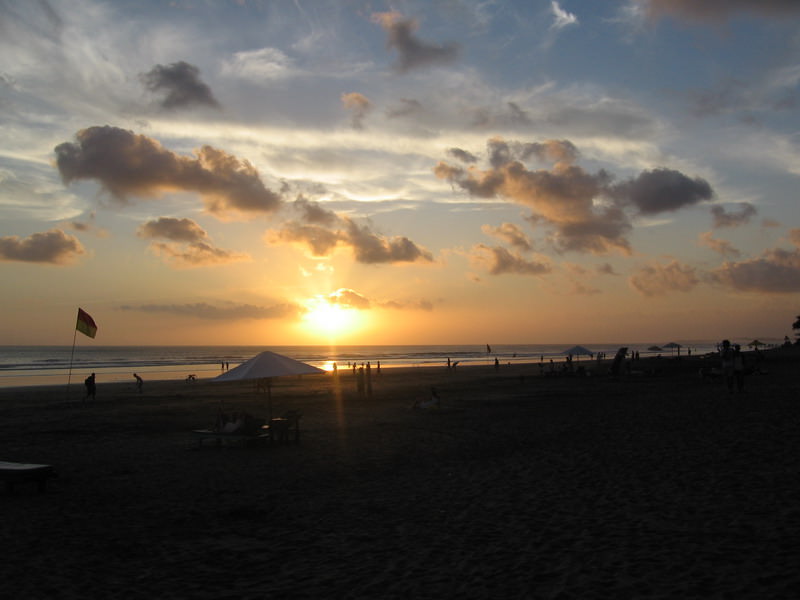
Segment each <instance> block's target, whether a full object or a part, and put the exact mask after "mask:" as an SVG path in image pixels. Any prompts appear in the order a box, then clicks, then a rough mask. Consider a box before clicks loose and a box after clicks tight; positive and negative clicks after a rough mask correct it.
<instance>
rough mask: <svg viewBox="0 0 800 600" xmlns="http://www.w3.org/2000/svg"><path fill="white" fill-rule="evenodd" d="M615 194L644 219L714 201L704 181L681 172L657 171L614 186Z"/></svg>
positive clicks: (711, 191) (613, 193)
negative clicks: (632, 206) (706, 201)
mask: <svg viewBox="0 0 800 600" xmlns="http://www.w3.org/2000/svg"><path fill="white" fill-rule="evenodd" d="M611 194H612V195H613V196H615V197H617V198H623V199H625V200H626V201H628V202H630V203H632V204H633V205H634V206H636V208H638V209H639V212H640V213H641V214H643V215H656V214H659V213H663V212H671V211H676V210H679V209H681V208H684V207H686V206H692V205H694V204H697V203H699V202H703V201H705V200H710V199H711V198H712V197H713V195H714V192H713V190H712V189H711V185H710V184H709V183H708V182H707V181H706V180H705V179H702V178H700V177H695V178H694V179H692V178H690V177H687V176H686V175H684V174H683V173H681V172H680V171H674V170H672V169H653V170H652V171H642V172H641V173H640V174H639V175H638V176H637V177H636V178H634V179H630V180H628V181H626V182H624V183H621V184H618V185H616V186H614V187H613V188H612V190H611Z"/></svg>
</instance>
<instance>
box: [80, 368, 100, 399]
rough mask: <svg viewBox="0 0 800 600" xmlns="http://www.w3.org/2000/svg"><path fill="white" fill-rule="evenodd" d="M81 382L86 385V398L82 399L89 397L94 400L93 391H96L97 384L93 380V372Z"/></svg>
mask: <svg viewBox="0 0 800 600" xmlns="http://www.w3.org/2000/svg"><path fill="white" fill-rule="evenodd" d="M83 384H84V385H85V386H86V398H84V400H88V399H89V398H90V397H91V399H92V400H94V398H95V392H97V386H96V385H95V382H94V373H92V374H91V375H89V376H88V377H87V378H86V379H84V380H83Z"/></svg>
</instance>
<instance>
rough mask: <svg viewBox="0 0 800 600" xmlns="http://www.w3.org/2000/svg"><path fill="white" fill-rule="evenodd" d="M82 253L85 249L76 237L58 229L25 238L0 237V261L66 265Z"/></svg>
mask: <svg viewBox="0 0 800 600" xmlns="http://www.w3.org/2000/svg"><path fill="white" fill-rule="evenodd" d="M82 254H86V250H85V249H84V247H83V245H82V244H81V243H80V241H79V240H78V238H76V237H74V236H72V235H68V234H66V233H64V232H63V231H61V230H60V229H51V230H49V231H45V232H43V233H34V234H31V235H29V236H28V237H26V238H20V237H18V236H16V235H12V236H3V237H0V261H19V262H33V263H45V264H53V265H67V264H71V263H73V262H75V260H76V259H77V258H78V257H79V256H80V255H82Z"/></svg>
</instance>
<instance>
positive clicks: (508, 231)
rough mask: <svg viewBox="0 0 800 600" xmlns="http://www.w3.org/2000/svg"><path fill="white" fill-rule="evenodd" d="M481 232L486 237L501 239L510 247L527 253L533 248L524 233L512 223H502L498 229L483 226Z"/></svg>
mask: <svg viewBox="0 0 800 600" xmlns="http://www.w3.org/2000/svg"><path fill="white" fill-rule="evenodd" d="M481 231H483V232H484V233H485V234H487V235H491V236H493V237H496V238H498V239H501V240H503V241H504V242H506V243H507V244H509V245H510V246H513V247H514V248H519V249H520V250H525V251H527V250H531V249H532V248H533V246H532V245H531V240H530V239H529V238H528V236H527V235H525V232H524V231H522V229H520V228H519V227H518V226H517V225H514V223H503V224H502V225H500V227H492V226H491V225H484V226H483V227H481Z"/></svg>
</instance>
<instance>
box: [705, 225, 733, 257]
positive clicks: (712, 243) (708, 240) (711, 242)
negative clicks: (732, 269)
mask: <svg viewBox="0 0 800 600" xmlns="http://www.w3.org/2000/svg"><path fill="white" fill-rule="evenodd" d="M697 244H698V245H699V246H705V247H707V248H711V249H712V250H713V251H714V252H717V253H719V254H721V255H722V256H739V255H740V254H741V252H739V251H738V250H737V249H736V248H735V247H734V246H733V244H731V243H730V242H729V241H727V240H719V239H715V238H713V237H712V236H711V232H710V231H706V232H704V233H701V234H700V235H699V236H698V238H697Z"/></svg>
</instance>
